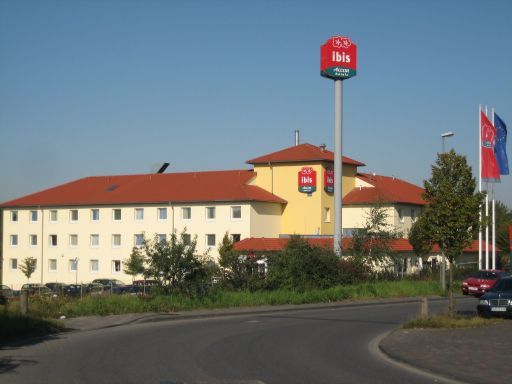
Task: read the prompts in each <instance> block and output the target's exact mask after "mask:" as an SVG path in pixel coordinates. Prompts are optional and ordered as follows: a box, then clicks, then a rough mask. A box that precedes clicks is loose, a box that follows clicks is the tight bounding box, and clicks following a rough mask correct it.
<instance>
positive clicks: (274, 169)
mask: <svg viewBox="0 0 512 384" xmlns="http://www.w3.org/2000/svg"><path fill="white" fill-rule="evenodd" d="M303 167H311V168H313V170H314V171H315V172H316V191H315V192H313V193H310V194H307V193H302V192H299V182H298V178H299V176H298V175H299V172H300V171H301V169H302V168H303ZM328 167H332V164H331V163H327V162H317V163H278V164H255V165H254V171H255V172H256V173H257V176H256V178H255V179H253V180H252V184H253V185H257V186H259V187H261V188H264V189H266V190H267V191H270V192H271V193H273V194H274V195H276V196H279V197H281V198H283V199H285V200H286V201H287V202H288V203H287V204H286V206H285V207H284V209H283V214H282V216H281V230H280V233H282V234H300V235H332V234H333V232H334V193H327V192H325V189H324V187H325V184H324V172H325V170H326V168H328ZM356 173H357V167H356V166H352V165H347V164H344V165H343V173H342V174H343V178H342V185H343V196H344V195H346V194H347V193H348V192H350V191H351V190H352V189H353V188H354V187H355V183H356Z"/></svg>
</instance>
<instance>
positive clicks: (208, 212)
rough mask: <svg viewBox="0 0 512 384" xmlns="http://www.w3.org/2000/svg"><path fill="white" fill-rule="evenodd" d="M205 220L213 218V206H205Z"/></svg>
mask: <svg viewBox="0 0 512 384" xmlns="http://www.w3.org/2000/svg"><path fill="white" fill-rule="evenodd" d="M206 220H215V207H206Z"/></svg>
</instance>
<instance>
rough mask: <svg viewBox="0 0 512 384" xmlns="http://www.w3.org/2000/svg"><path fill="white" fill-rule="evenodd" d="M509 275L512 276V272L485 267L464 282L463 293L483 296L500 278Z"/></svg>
mask: <svg viewBox="0 0 512 384" xmlns="http://www.w3.org/2000/svg"><path fill="white" fill-rule="evenodd" d="M507 276H510V273H508V272H505V271H501V270H499V269H483V270H481V271H478V272H476V273H475V274H474V275H473V276H471V277H468V278H467V279H466V280H464V281H463V282H462V286H461V290H462V294H464V295H475V296H481V295H483V294H484V293H485V292H487V291H489V290H490V289H491V288H492V287H493V285H494V284H496V281H497V280H498V279H501V278H504V277H507Z"/></svg>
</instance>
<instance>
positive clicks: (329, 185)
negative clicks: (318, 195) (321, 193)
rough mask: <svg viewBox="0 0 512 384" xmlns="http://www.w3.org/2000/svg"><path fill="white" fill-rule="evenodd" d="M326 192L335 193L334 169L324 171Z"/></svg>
mask: <svg viewBox="0 0 512 384" xmlns="http://www.w3.org/2000/svg"><path fill="white" fill-rule="evenodd" d="M324 190H325V192H327V193H333V192H334V169H332V168H326V169H325V171H324Z"/></svg>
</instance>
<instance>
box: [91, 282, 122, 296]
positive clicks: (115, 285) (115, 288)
mask: <svg viewBox="0 0 512 384" xmlns="http://www.w3.org/2000/svg"><path fill="white" fill-rule="evenodd" d="M92 282H93V283H94V284H101V285H103V287H104V290H105V292H110V293H125V292H129V289H130V286H128V285H126V284H125V283H123V282H122V281H121V280H117V279H94V280H93V281H92Z"/></svg>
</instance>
